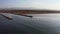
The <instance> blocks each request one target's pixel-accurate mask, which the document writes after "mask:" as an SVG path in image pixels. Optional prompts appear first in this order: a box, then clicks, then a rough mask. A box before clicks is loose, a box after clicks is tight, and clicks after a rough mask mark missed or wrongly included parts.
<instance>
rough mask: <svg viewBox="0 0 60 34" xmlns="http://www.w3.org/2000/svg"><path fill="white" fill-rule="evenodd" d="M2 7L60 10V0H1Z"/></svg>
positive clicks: (0, 6)
mask: <svg viewBox="0 0 60 34" xmlns="http://www.w3.org/2000/svg"><path fill="white" fill-rule="evenodd" d="M2 8H19V9H48V10H60V0H0V9H2Z"/></svg>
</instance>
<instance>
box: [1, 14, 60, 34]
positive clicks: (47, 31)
mask: <svg viewBox="0 0 60 34" xmlns="http://www.w3.org/2000/svg"><path fill="white" fill-rule="evenodd" d="M5 15H8V16H12V18H13V20H8V19H6V18H5V17H3V16H1V15H0V32H2V33H9V34H11V33H15V34H60V14H48V15H47V14H28V15H32V16H33V18H30V17H25V16H20V15H13V14H11V15H10V14H5Z"/></svg>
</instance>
